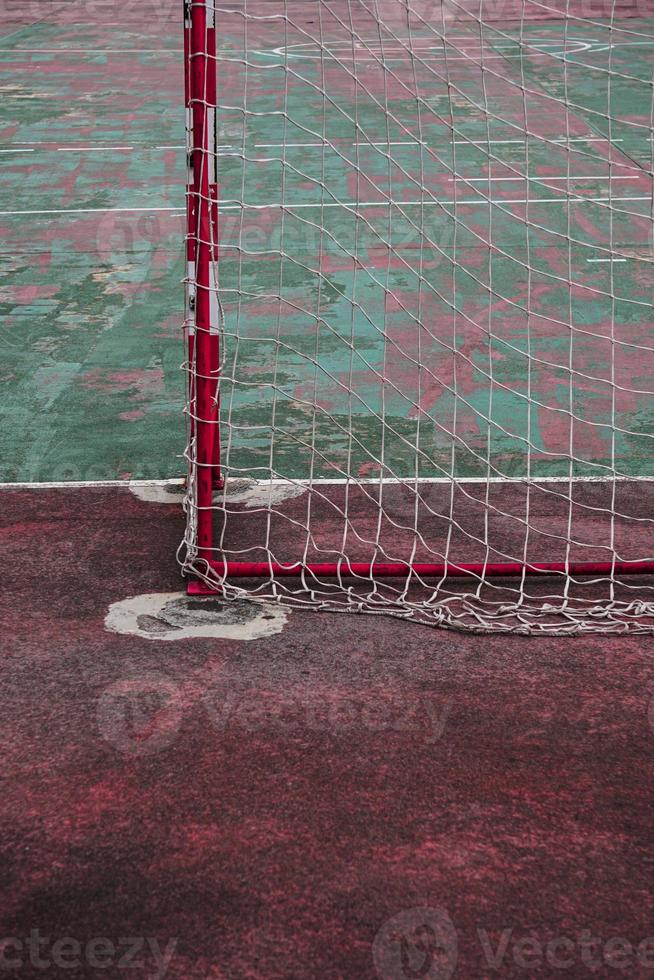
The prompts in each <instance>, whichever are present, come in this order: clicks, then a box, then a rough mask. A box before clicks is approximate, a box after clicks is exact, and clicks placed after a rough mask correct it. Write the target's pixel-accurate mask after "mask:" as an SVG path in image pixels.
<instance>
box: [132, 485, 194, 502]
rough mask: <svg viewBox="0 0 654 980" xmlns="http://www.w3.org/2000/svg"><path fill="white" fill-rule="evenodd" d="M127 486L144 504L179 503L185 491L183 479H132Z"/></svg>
mask: <svg viewBox="0 0 654 980" xmlns="http://www.w3.org/2000/svg"><path fill="white" fill-rule="evenodd" d="M128 486H129V489H130V490H131V491H132V493H133V494H134V496H135V497H138V499H139V500H144V501H145V502H146V504H181V502H182V500H183V498H184V494H185V492H186V491H185V487H184V481H183V480H132V481H130V482H129V483H128Z"/></svg>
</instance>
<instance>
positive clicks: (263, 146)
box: [221, 133, 649, 150]
mask: <svg viewBox="0 0 654 980" xmlns="http://www.w3.org/2000/svg"><path fill="white" fill-rule="evenodd" d="M527 139H534V140H539V141H540V142H546V143H562V144H564V145H567V144H568V143H609V142H610V143H624V140H623V139H613V140H609V139H608V138H606V137H604V136H573V137H571V138H570V139H568V138H567V137H557V138H556V139H553V138H551V137H549V136H536V135H535V134H534V133H529V136H528V137H527ZM527 139H520V140H438V139H434V141H433V143H428V142H427V141H426V140H406V141H402V140H398V141H394V140H391V142H390V143H389V142H388V140H379V141H376V142H373V141H372V140H364V141H363V142H361V143H350V144H349V145H350V146H359V147H360V148H362V149H363V148H364V147H366V146H426V147H429V146H432V147H433V148H434V149H436V148H437V147H438V146H439V145H440V144H441V143H443V144H447V145H448V146H452V145H455V146H488V145H489V143H490V144H492V145H494V146H495V145H499V144H502V145H506V144H508V143H512V144H514V145H516V144H519V145H522V144H524V143H526V142H527ZM648 139H649V137H648ZM254 145H255V149H257V150H268V149H274V148H276V147H280V146H286V147H302V148H305V147H317V148H318V149H320V148H321V147H329V148H330V149H331V148H332V144H331V143H255V144H254ZM236 146H237V144H236V143H235V144H234V147H236ZM234 147H231V146H230V147H221V149H233V148H234Z"/></svg>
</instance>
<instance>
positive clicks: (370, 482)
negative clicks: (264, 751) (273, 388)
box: [0, 475, 654, 496]
mask: <svg viewBox="0 0 654 980" xmlns="http://www.w3.org/2000/svg"><path fill="white" fill-rule="evenodd" d="M232 480H233V482H234V484H238V483H239V482H243V478H242V477H233V478H232ZM184 482H185V481H184V480H183V479H170V480H88V481H85V480H71V481H69V482H66V481H65V480H64V481H53V482H51V483H0V491H2V490H87V489H88V490H94V489H103V488H107V489H112V488H116V489H124V490H129V489H131V488H132V487H154V488H166V487H168V488H171V489H172V488H175V487H179V488H180V489H181V488H182V487H183V486H184ZM246 482H248V483H250V481H249V480H248V481H246ZM251 482H252V485H253V486H254V487H257V488H259V489H261V488H265V487H292V486H294V487H312V486H313V487H325V486H345V485H346V484H348V483H349V484H350V486H357V485H359V484H364V485H366V486H378V485H379V483H380V482H381V483H382V484H383V485H384V486H404V487H409V488H411V487H414V486H415V485H416V481H415V480H414V479H412V478H411V477H407V478H406V479H404V480H403V479H400V478H398V477H384V478H383V479H382V480H381V481H380V480H378V479H377V480H376V479H374V478H373V479H371V478H365V479H356V480H345V479H334V480H330V479H318V480H281V479H274V480H253V481H251ZM527 482H529V483H531V484H532V485H538V484H541V483H559V484H567V483H571V482H572V483H604V484H606V485H607V486H608V485H610V484H612V483H613V482H614V478H613V477H611V476H573V477H572V480H570V479H569V478H568V477H567V476H541V477H532V478H531V479H530V480H529V481H527V477H521V476H507V477H499V476H492V477H489V478H488V479H486V477H483V476H469V477H456V478H455V479H454V480H452V479H451V478H450V477H447V476H429V477H424V478H423V479H421V480H418V481H417V483H418V486H424V485H428V484H432V483H434V484H441V485H443V486H450V485H451V484H452V483H456V484H461V483H463V484H486V483H493V484H495V483H500V484H501V483H506V484H523V485H524V484H527ZM615 482H616V483H654V475H653V476H616V477H615ZM234 489H237V487H236V486H235V487H234ZM217 496H220V491H218V494H217Z"/></svg>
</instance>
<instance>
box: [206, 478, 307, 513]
mask: <svg viewBox="0 0 654 980" xmlns="http://www.w3.org/2000/svg"><path fill="white" fill-rule="evenodd" d="M306 492H307V488H306V486H304V485H302V484H298V483H291V481H290V480H278V481H277V480H276V481H272V480H229V481H228V482H227V486H226V487H225V489H224V490H219V491H218V492H217V493H216V494H214V503H216V504H220V503H221V501H223V500H224V502H225V503H229V504H245V506H246V508H248V509H250V508H255V507H267V506H268V505H272V504H280V503H282V501H284V500H292V498H293V497H300V496H302V494H303V493H306Z"/></svg>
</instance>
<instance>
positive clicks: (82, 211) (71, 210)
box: [0, 198, 618, 215]
mask: <svg viewBox="0 0 654 980" xmlns="http://www.w3.org/2000/svg"><path fill="white" fill-rule="evenodd" d="M613 200H614V201H615V200H618V198H613ZM110 211H116V212H123V211H124V212H141V211H173V212H174V211H177V212H178V213H179V214H186V211H185V209H184V208H183V207H177V208H49V209H48V210H45V211H0V215H7V214H107V213H108V212H110Z"/></svg>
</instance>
